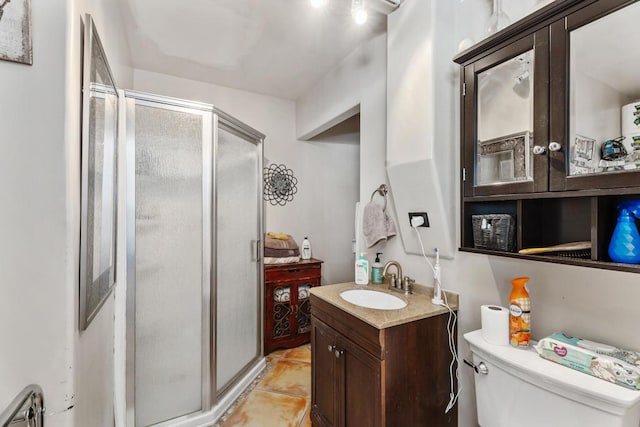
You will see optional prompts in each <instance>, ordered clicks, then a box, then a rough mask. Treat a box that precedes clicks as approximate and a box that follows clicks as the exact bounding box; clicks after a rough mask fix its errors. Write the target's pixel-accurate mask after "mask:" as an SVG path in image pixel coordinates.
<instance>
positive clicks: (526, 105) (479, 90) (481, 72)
mask: <svg viewBox="0 0 640 427" xmlns="http://www.w3.org/2000/svg"><path fill="white" fill-rule="evenodd" d="M546 40H548V36H546V35H545V34H544V32H541V34H540V35H539V34H532V35H530V36H528V37H525V38H523V39H520V40H518V41H516V42H514V43H511V44H509V45H507V46H506V47H504V48H502V49H500V50H498V51H496V52H493V53H491V54H489V55H487V56H485V57H484V58H481V59H479V60H478V61H476V62H474V63H473V64H471V65H469V66H468V67H467V68H473V71H472V72H467V73H465V74H466V77H465V84H466V88H467V92H466V94H465V95H464V96H465V101H464V102H465V114H467V115H470V116H471V117H474V119H475V123H472V126H471V129H475V132H466V134H465V144H466V148H465V169H466V170H465V174H466V180H465V195H467V196H478V195H489V194H507V193H524V192H532V191H545V190H546V189H547V188H546V184H547V181H546V176H547V167H548V166H547V162H546V156H543V155H540V156H536V154H535V153H537V154H544V153H545V152H546V141H547V137H546V129H544V128H542V129H540V128H538V129H536V120H534V118H535V117H536V113H537V112H538V110H539V109H540V108H541V107H543V108H547V95H546V90H544V91H541V90H539V88H540V87H541V85H546V84H547V76H548V71H547V70H545V64H547V63H548V53H547V52H546V49H547V48H548V44H547V43H546ZM538 62H540V64H538ZM539 79H540V82H538V80H539ZM469 89H470V90H469ZM544 117H546V114H545V115H544ZM538 132H540V135H538ZM538 139H540V141H539V142H538V141H537V140H538ZM534 141H535V142H534ZM536 145H539V147H537V148H536V149H535V150H534V147H535V146H536ZM537 157H539V159H537ZM537 169H539V172H540V173H536V170H537ZM469 171H473V173H472V174H470V173H469ZM469 180H471V183H468V182H467V181H469ZM469 188H471V191H467V190H468V189H469ZM469 193H471V194H469Z"/></svg>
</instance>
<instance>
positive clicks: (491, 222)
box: [471, 214, 516, 252]
mask: <svg viewBox="0 0 640 427" xmlns="http://www.w3.org/2000/svg"><path fill="white" fill-rule="evenodd" d="M471 222H472V226H473V246H474V247H475V248H478V249H491V250H496V251H507V252H513V251H514V250H515V248H516V241H515V229H516V220H515V218H514V217H512V216H511V215H508V214H487V215H471Z"/></svg>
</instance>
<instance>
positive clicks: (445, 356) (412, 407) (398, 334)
mask: <svg viewBox="0 0 640 427" xmlns="http://www.w3.org/2000/svg"><path fill="white" fill-rule="evenodd" d="M311 311H312V322H311V323H312V332H311V346H312V347H311V357H312V367H311V370H312V386H311V390H312V391H311V400H312V402H311V423H312V425H313V426H314V427H320V426H322V427H328V426H336V427H344V426H346V427H360V426H367V427H380V426H433V427H439V426H457V425H458V419H457V407H454V408H452V409H451V410H450V411H449V412H448V413H445V409H446V407H447V404H448V402H449V392H450V390H449V387H450V384H449V363H450V362H451V355H450V354H449V351H448V345H449V344H448V336H447V319H448V315H447V314H440V315H437V316H434V317H429V318H426V319H421V320H416V321H413V322H410V323H405V324H401V325H397V326H393V327H390V328H386V329H377V328H375V327H373V326H371V325H369V324H367V323H365V322H363V321H362V320H360V319H358V318H356V317H354V316H352V315H351V314H349V313H347V312H345V311H343V310H340V309H339V308H337V307H335V306H333V305H331V304H330V303H328V302H326V301H324V300H322V299H320V298H318V297H316V296H315V295H312V296H311Z"/></svg>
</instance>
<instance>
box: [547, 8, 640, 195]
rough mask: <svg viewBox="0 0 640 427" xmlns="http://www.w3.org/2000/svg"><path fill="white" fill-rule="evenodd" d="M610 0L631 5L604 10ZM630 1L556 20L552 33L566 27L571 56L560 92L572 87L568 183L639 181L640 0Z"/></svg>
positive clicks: (584, 186) (565, 176)
mask: <svg viewBox="0 0 640 427" xmlns="http://www.w3.org/2000/svg"><path fill="white" fill-rule="evenodd" d="M604 3H606V5H607V7H608V8H610V7H611V3H619V6H624V7H621V8H618V9H614V10H615V11H613V12H611V13H608V14H606V15H604V16H603V14H604V12H605V11H604V10H603V7H604V6H605V4H604ZM629 3H630V2H628V1H619V0H618V1H613V2H612V1H608V2H596V3H595V4H593V5H590V6H588V7H585V8H583V9H581V10H579V11H578V12H576V13H574V14H572V15H569V16H568V17H567V19H566V25H565V22H564V20H563V21H562V22H560V23H557V24H556V25H554V26H552V39H554V33H553V31H554V28H557V29H558V30H556V32H557V33H560V32H565V34H564V37H562V36H563V35H561V34H557V35H558V36H559V37H561V39H562V40H564V42H565V43H567V45H566V46H564V50H565V52H564V55H565V58H566V60H567V61H568V79H566V82H565V88H564V90H562V91H560V92H561V93H563V92H564V93H568V103H569V105H568V116H565V117H568V121H567V123H566V124H564V126H562V127H561V128H560V129H557V132H555V133H556V134H558V138H562V137H563V136H565V135H566V137H567V141H566V143H565V144H563V145H565V146H566V147H567V148H566V153H565V154H564V156H563V157H564V158H563V163H564V164H563V166H564V171H563V173H562V176H560V177H558V178H559V180H560V181H563V180H564V182H561V184H560V186H561V187H564V188H560V189H567V190H573V189H587V188H612V187H621V186H638V185H639V184H638V176H637V172H639V171H640V78H638V76H639V75H640V49H638V47H637V46H636V45H637V41H638V30H637V23H638V22H640V2H632V3H631V4H629ZM565 28H566V29H565ZM560 47H561V48H562V46H560ZM552 48H553V47H552ZM560 50H563V49H560ZM565 70H566V67H565ZM558 89H562V88H558ZM552 92H553V88H552ZM565 108H566V107H565ZM555 115H556V114H554V113H553V112H552V115H551V116H552V118H553V117H554V116H555ZM552 133H554V131H553V130H552ZM633 172H635V173H633Z"/></svg>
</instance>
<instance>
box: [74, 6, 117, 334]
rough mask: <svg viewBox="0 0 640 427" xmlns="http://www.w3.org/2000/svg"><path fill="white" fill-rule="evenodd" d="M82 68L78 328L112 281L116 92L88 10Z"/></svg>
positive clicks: (95, 310) (96, 307) (90, 317)
mask: <svg viewBox="0 0 640 427" xmlns="http://www.w3.org/2000/svg"><path fill="white" fill-rule="evenodd" d="M83 44H84V46H83V55H84V56H83V68H82V157H81V159H82V169H81V170H82V176H81V186H82V188H81V208H82V212H81V224H80V310H79V313H80V319H79V327H80V330H85V329H86V328H87V326H88V325H89V323H91V321H92V320H93V318H94V317H95V316H96V314H97V313H98V311H99V310H100V307H101V306H102V304H104V302H105V300H106V299H107V297H108V296H109V294H110V293H111V290H112V289H113V285H114V284H115V259H116V254H115V249H116V242H115V240H116V194H117V185H116V159H117V135H118V91H117V89H116V85H115V82H114V79H113V74H112V73H111V70H110V68H109V64H108V62H107V58H106V56H105V53H104V49H103V48H102V44H101V42H100V38H99V37H98V32H97V31H96V27H95V24H94V23H93V19H92V18H91V15H88V14H87V15H85V20H84V41H83Z"/></svg>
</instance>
